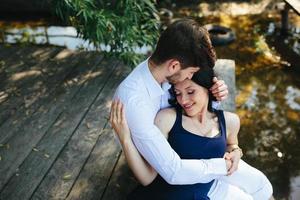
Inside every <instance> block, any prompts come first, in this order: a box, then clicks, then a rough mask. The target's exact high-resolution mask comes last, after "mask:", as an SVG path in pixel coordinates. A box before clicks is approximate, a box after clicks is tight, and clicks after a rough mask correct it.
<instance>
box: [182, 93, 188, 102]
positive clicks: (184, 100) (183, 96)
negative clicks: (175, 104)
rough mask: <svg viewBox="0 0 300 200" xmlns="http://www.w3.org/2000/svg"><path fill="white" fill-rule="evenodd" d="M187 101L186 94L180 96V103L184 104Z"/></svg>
mask: <svg viewBox="0 0 300 200" xmlns="http://www.w3.org/2000/svg"><path fill="white" fill-rule="evenodd" d="M187 101H188V98H187V96H186V95H182V96H181V103H182V104H185V103H186V102H187Z"/></svg>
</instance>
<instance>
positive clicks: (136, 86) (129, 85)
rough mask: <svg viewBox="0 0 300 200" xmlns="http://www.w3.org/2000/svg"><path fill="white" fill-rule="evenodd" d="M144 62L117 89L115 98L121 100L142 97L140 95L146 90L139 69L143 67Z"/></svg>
mask: <svg viewBox="0 0 300 200" xmlns="http://www.w3.org/2000/svg"><path fill="white" fill-rule="evenodd" d="M143 65H144V62H142V63H141V64H139V65H138V66H137V67H136V68H135V69H134V70H133V71H132V72H131V73H130V74H129V75H128V76H127V77H126V78H125V79H124V80H123V81H122V82H121V83H120V84H119V86H118V87H117V90H116V93H115V97H119V98H121V99H124V98H125V99H129V97H130V99H132V98H137V97H141V96H143V95H142V93H143V91H144V90H145V89H146V87H145V85H144V82H143V77H142V74H141V68H142V67H144V66H143Z"/></svg>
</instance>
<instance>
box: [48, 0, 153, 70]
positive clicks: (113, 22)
mask: <svg viewBox="0 0 300 200" xmlns="http://www.w3.org/2000/svg"><path fill="white" fill-rule="evenodd" d="M53 4H54V8H55V12H56V14H57V15H58V16H59V17H60V18H61V19H63V20H64V21H65V22H67V23H68V24H70V25H72V26H74V27H75V28H76V29H77V31H78V33H79V35H78V36H79V37H82V38H83V39H85V40H89V41H90V42H91V43H92V44H93V45H95V46H96V47H97V49H99V50H102V51H103V49H102V48H101V46H100V44H101V45H105V46H106V47H107V46H110V51H109V52H108V53H106V54H105V55H108V56H116V57H117V58H119V59H121V60H122V61H124V62H125V63H126V64H130V65H136V64H137V63H138V62H139V58H140V57H141V55H137V54H136V53H135V51H134V50H135V49H136V48H137V47H142V46H145V45H146V46H153V45H154V44H155V42H156V39H157V37H158V17H157V16H158V15H157V10H156V8H155V0H140V1H136V0H53Z"/></svg>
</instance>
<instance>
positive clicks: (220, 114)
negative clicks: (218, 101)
mask: <svg viewBox="0 0 300 200" xmlns="http://www.w3.org/2000/svg"><path fill="white" fill-rule="evenodd" d="M214 112H215V113H216V115H217V117H218V121H219V126H220V131H221V134H222V136H224V137H225V139H226V135H227V133H226V122H225V116H224V111H223V110H214Z"/></svg>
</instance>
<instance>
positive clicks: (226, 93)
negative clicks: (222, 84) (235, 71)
mask: <svg viewBox="0 0 300 200" xmlns="http://www.w3.org/2000/svg"><path fill="white" fill-rule="evenodd" d="M227 96H228V92H227V91H223V92H220V93H218V95H217V96H216V99H217V100H218V101H221V100H224V99H226V98H227Z"/></svg>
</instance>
